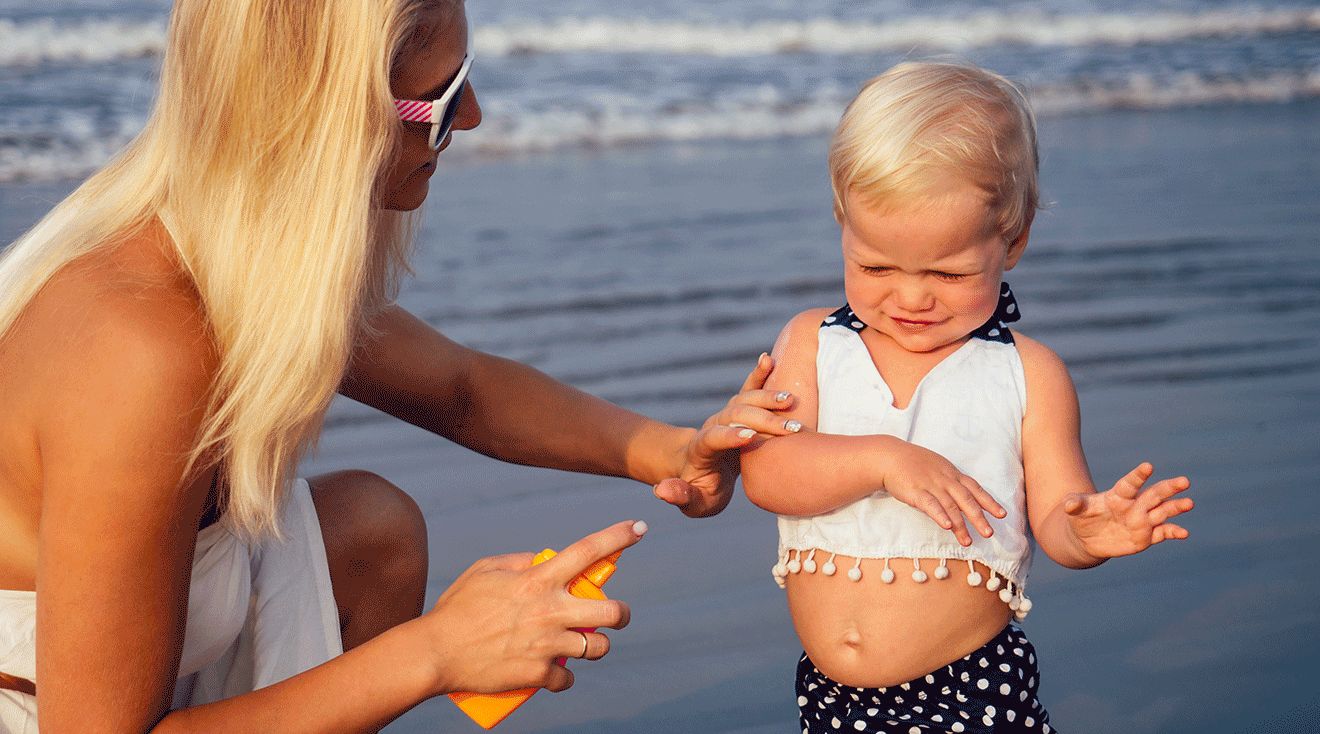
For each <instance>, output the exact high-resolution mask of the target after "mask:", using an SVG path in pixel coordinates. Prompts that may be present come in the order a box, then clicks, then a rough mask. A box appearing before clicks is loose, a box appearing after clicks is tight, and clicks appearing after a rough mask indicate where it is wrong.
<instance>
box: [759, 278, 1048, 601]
mask: <svg viewBox="0 0 1320 734" xmlns="http://www.w3.org/2000/svg"><path fill="white" fill-rule="evenodd" d="M1017 318H1018V314H1017V305H1016V303H1015V302H1014V301H1013V295H1012V293H1011V292H1010V291H1009V289H1008V286H1007V284H1005V285H1004V286H1003V289H1002V290H1001V295H1000V302H999V308H998V309H997V311H996V313H995V316H994V317H992V318H991V320H990V321H989V322H987V323H986V325H985V326H983V327H981V329H978V330H977V331H976V332H974V333H973V334H972V338H971V339H968V340H967V342H966V343H965V344H963V345H962V346H961V347H959V348H958V350H957V351H955V352H954V353H952V354H950V355H949V356H947V357H945V358H944V360H943V361H941V362H940V363H939V364H937V365H935V367H934V368H932V369H931V371H930V372H929V373H928V374H927V375H926V376H925V377H924V378H923V379H922V380H921V382H920V384H918V386H917V389H916V391H915V392H914V393H913V395H912V400H911V401H910V402H909V403H908V406H907V407H906V408H902V409H900V408H896V407H894V396H893V393H892V392H891V391H890V389H889V386H888V385H886V384H885V381H884V379H883V378H882V377H881V376H880V373H879V372H878V371H877V370H876V368H875V364H874V363H873V362H872V360H871V355H870V353H869V351H868V350H867V348H866V345H865V343H863V342H862V338H861V334H860V332H861V330H862V329H863V328H864V327H865V324H863V323H862V322H861V321H860V320H858V319H857V317H856V316H855V315H854V314H853V312H852V309H851V308H849V307H848V306H844V307H843V308H841V309H839V310H838V311H836V312H834V313H833V314H832V315H830V316H829V317H828V318H827V319H825V322H824V323H822V324H821V328H820V346H819V348H818V350H817V352H816V375H817V377H816V382H817V389H818V391H819V396H820V407H819V412H818V415H817V430H818V431H820V432H821V433H834V434H841V435H853V436H857V435H875V434H888V435H891V436H896V437H898V438H900V439H903V440H904V441H908V442H910V443H913V444H916V445H918V446H923V447H925V448H928V449H930V450H931V451H934V452H936V453H938V454H940V455H941V456H943V457H944V458H946V459H948V460H949V461H950V462H952V463H953V464H954V466H956V467H957V468H958V470H959V471H961V472H963V473H964V474H966V475H968V476H970V477H972V478H973V479H975V480H976V481H977V482H979V483H980V484H981V486H982V487H984V488H985V490H986V491H987V492H989V493H990V494H991V495H992V496H993V497H994V498H995V500H996V501H998V502H999V504H1001V505H1002V506H1003V507H1004V509H1006V510H1007V511H1008V515H1007V517H1005V518H1004V519H1002V520H1001V519H999V518H996V517H994V516H992V515H989V514H988V513H987V515H986V519H987V520H989V522H990V525H991V527H992V528H993V529H994V534H993V535H992V536H991V537H990V538H982V537H981V536H980V535H979V534H978V533H975V532H973V533H972V534H971V536H972V545H971V546H969V547H963V546H962V545H960V544H959V543H958V541H957V539H956V538H955V537H954V535H953V533H952V532H951V531H949V530H945V529H944V528H941V527H940V526H939V525H937V524H936V523H935V521H933V520H931V519H930V518H929V517H927V516H926V514H925V513H924V512H922V511H921V510H918V509H916V508H914V507H911V506H909V505H907V504H904V503H903V502H900V501H899V500H897V499H894V498H893V497H891V496H890V495H889V493H888V492H884V491H880V492H876V493H874V494H871V495H869V496H867V497H863V498H861V499H859V500H857V501H855V502H853V503H851V504H849V505H845V506H844V507H840V508H838V509H836V510H833V511H831V512H828V513H825V514H822V515H815V516H810V517H798V516H790V515H780V516H779V562H778V563H777V564H776V565H775V568H774V575H775V579H776V581H778V582H779V584H780V586H783V585H784V578H785V576H786V575H787V574H788V573H798V572H802V571H805V572H808V573H813V572H815V571H816V560H815V555H816V551H817V550H820V551H823V552H825V553H829V554H831V555H830V556H829V560H827V561H825V562H824V564H822V566H821V571H822V572H824V573H827V574H832V573H834V571H835V568H834V563H833V559H834V554H842V555H846V556H852V557H854V558H856V559H858V560H857V563H856V565H854V567H853V568H852V569H850V570H849V572H848V575H849V578H851V579H853V580H854V581H856V580H860V579H861V568H860V566H861V559H862V558H871V559H884V561H885V568H884V570H883V571H882V572H881V580H882V581H884V582H885V583H889V582H892V581H893V579H894V573H895V572H894V569H892V568H890V562H891V560H893V559H906V560H905V561H904V562H903V563H902V564H901V567H900V570H902V571H907V570H908V568H907V567H908V565H909V564H910V566H911V569H910V570H911V573H912V577H913V579H915V580H916V581H919V582H924V581H926V579H927V578H928V577H927V573H926V571H925V570H923V569H922V567H921V560H922V559H931V560H932V561H934V560H937V561H938V565H934V564H933V563H931V564H928V566H927V567H928V568H930V569H931V571H932V573H933V574H934V576H935V577H936V578H937V579H944V578H948V577H949V576H950V574H951V572H950V569H949V567H948V563H949V561H964V562H966V564H967V573H966V580H967V582H968V583H969V584H971V585H973V586H977V585H980V584H982V583H984V584H985V585H986V588H988V589H990V590H991V591H995V590H999V593H1000V597H1001V598H1002V599H1003V600H1004V602H1005V603H1007V604H1008V605H1009V606H1010V607H1011V608H1012V609H1013V610H1014V612H1016V613H1017V616H1018V618H1019V619H1021V618H1022V617H1025V616H1026V612H1027V611H1028V610H1029V609H1030V608H1031V602H1030V600H1028V599H1027V598H1026V597H1025V595H1024V594H1023V589H1024V587H1025V585H1026V579H1027V574H1028V572H1029V571H1030V569H1031V557H1032V552H1033V543H1032V541H1031V540H1030V538H1029V536H1028V532H1029V531H1028V528H1027V516H1026V495H1025V492H1024V489H1023V487H1024V485H1023V469H1022V417H1023V413H1024V412H1025V410H1026V397H1027V391H1026V380H1025V377H1024V376H1023V372H1022V360H1021V359H1020V358H1019V356H1018V352H1017V347H1016V346H1015V345H1014V343H1013V336H1012V333H1011V332H1010V331H1009V330H1008V328H1007V326H1005V322H1007V321H1016V320H1017ZM808 552H810V555H806V554H807V553H808ZM972 561H980V562H981V563H983V564H985V565H986V566H987V567H988V568H990V569H991V573H990V578H989V579H983V578H982V577H981V574H980V573H978V572H977V571H976V570H975V568H974V567H973V566H972V563H971V562H972ZM1001 576H1002V577H1003V580H1004V581H1006V583H1002V582H1001V579H1000V577H1001ZM1001 587H1002V588H1001Z"/></svg>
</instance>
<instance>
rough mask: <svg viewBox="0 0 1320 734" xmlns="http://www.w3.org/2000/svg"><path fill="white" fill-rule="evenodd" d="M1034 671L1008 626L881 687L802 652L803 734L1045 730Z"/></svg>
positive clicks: (1022, 641)
mask: <svg viewBox="0 0 1320 734" xmlns="http://www.w3.org/2000/svg"><path fill="white" fill-rule="evenodd" d="M1038 678H1039V672H1038V670H1037V668H1036V650H1035V648H1033V647H1032V646H1031V643H1030V642H1027V637H1026V635H1024V634H1022V630H1020V629H1018V628H1016V627H1014V626H1012V625H1009V626H1008V627H1005V628H1004V631H1003V632H1000V633H999V634H998V635H997V636H996V637H995V638H994V639H993V640H991V641H989V642H987V643H986V644H985V646H983V647H982V648H981V649H979V650H977V651H975V652H973V653H972V654H970V655H968V656H967V657H964V658H963V659H961V660H956V661H954V662H953V663H952V664H950V665H946V666H944V667H943V668H940V669H939V670H935V671H932V672H931V673H930V674H928V675H926V676H923V677H921V678H917V679H916V680H912V681H908V682H907V683H903V684H902V685H897V686H889V687H887V688H854V687H853V686H845V685H843V684H841V683H836V682H835V681H833V680H831V679H829V678H827V677H826V676H825V675H824V674H823V673H821V672H820V671H819V670H816V666H815V665H813V664H812V663H811V660H810V659H809V658H808V657H807V655H806V653H803V655H802V659H801V660H800V661H799V662H798V674H797V694H798V720H799V722H800V723H801V724H802V734H836V733H837V732H859V731H865V732H883V733H884V734H934V733H935V732H958V733H959V734H964V733H965V734H1004V733H1005V732H1008V733H1012V734H1016V733H1017V732H1031V733H1032V734H1036V733H1039V734H1050V732H1052V731H1054V730H1053V729H1051V728H1050V725H1049V720H1050V716H1049V714H1047V713H1046V712H1045V709H1044V708H1043V707H1042V706H1041V705H1040V701H1039V700H1037V698H1036V690H1037V686H1038V684H1039V680H1038Z"/></svg>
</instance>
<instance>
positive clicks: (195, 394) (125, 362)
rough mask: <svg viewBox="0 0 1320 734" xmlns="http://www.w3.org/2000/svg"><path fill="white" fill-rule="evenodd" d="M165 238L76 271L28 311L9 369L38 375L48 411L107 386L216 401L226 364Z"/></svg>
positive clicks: (137, 240) (56, 279) (128, 246)
mask: <svg viewBox="0 0 1320 734" xmlns="http://www.w3.org/2000/svg"><path fill="white" fill-rule="evenodd" d="M161 236H162V235H160V234H157V233H154V232H151V231H148V232H144V233H140V234H138V235H135V236H133V237H129V238H126V239H124V240H123V241H121V242H117V243H114V244H113V245H111V246H109V247H107V248H104V249H103V250H101V251H98V252H96V253H93V254H90V255H87V256H84V257H82V258H80V259H78V260H75V261H73V262H71V263H70V264H69V265H67V266H65V267H64V268H63V269H61V270H60V271H59V272H58V273H56V274H55V275H54V276H53V277H52V278H51V280H50V281H49V282H47V284H46V286H45V287H44V288H43V289H42V290H41V291H40V292H39V293H38V294H37V296H36V297H34V298H33V300H32V301H31V303H29V304H28V307H27V309H26V310H25V311H24V313H23V315H22V316H21V317H20V319H19V320H18V322H17V323H16V324H15V325H14V328H13V330H12V331H11V333H10V334H9V335H8V337H9V338H8V339H7V342H8V344H7V345H6V348H5V351H6V352H7V353H8V356H7V357H6V358H5V361H7V362H11V364H10V365H9V368H10V369H17V370H19V371H20V373H21V372H23V371H28V370H30V374H25V375H23V376H24V378H25V382H27V386H28V387H29V388H30V389H31V390H32V392H33V394H36V395H41V396H42V400H43V401H45V403H44V404H48V405H49V404H51V401H55V402H63V400H62V399H61V397H62V398H64V399H68V398H75V399H76V397H77V395H76V394H77V393H79V392H80V393H82V395H84V396H87V397H91V396H93V395H95V394H96V393H97V392H98V391H99V392H104V391H105V389H106V388H107V386H116V387H115V389H114V390H113V392H114V393H116V394H117V395H118V396H119V397H120V398H127V397H131V396H133V395H134V394H138V395H146V396H150V397H151V399H152V400H153V401H164V402H173V401H172V400H171V397H176V398H179V399H182V400H184V401H186V402H188V403H194V402H195V401H196V400H198V399H199V398H200V397H201V396H202V395H203V394H205V393H206V392H208V391H209V389H210V383H211V382H212V380H213V379H214V375H215V370H216V364H217V360H216V356H215V348H214V342H213V340H212V337H211V332H210V329H209V327H208V324H207V320H206V317H205V312H204V309H203V308H202V304H201V300H200V298H199V297H198V295H197V293H196V291H195V289H194V288H193V287H192V284H191V281H190V280H189V279H188V278H187V277H186V275H184V274H183V273H182V271H181V270H180V269H179V268H178V267H176V266H175V265H173V263H172V261H171V258H170V257H169V255H168V252H167V250H166V248H165V247H164V243H163V241H162V240H161V239H160V237H161ZM14 357H21V359H12V361H11V358H14ZM80 387H81V388H82V389H81V390H79V388H80ZM98 388H99V390H98ZM162 407H165V406H162ZM176 407H177V406H176Z"/></svg>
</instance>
